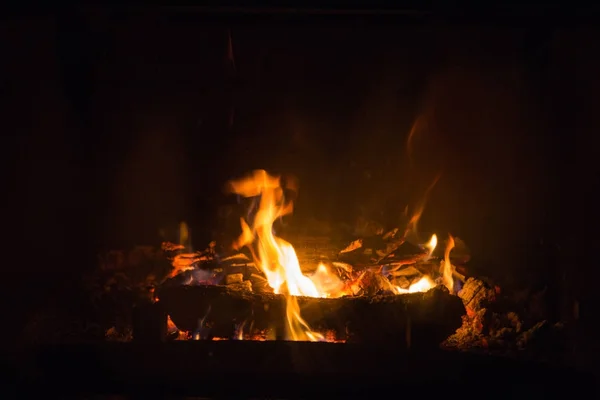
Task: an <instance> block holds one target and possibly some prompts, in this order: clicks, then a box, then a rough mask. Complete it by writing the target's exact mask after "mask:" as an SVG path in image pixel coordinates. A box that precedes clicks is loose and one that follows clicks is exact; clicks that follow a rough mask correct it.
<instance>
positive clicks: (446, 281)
mask: <svg viewBox="0 0 600 400" xmlns="http://www.w3.org/2000/svg"><path fill="white" fill-rule="evenodd" d="M453 248H454V238H453V237H452V235H448V244H447V245H446V251H445V252H444V261H443V262H442V271H441V273H442V283H443V285H444V286H446V287H447V288H448V290H449V291H450V293H452V292H453V290H454V279H453V278H452V273H453V272H454V267H453V266H452V263H451V262H450V252H451V251H452V249H453Z"/></svg>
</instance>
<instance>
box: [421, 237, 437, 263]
mask: <svg viewBox="0 0 600 400" xmlns="http://www.w3.org/2000/svg"><path fill="white" fill-rule="evenodd" d="M437 242H438V239H437V235H436V234H435V233H434V234H433V235H431V239H429V242H427V243H426V244H425V246H424V247H425V248H426V249H427V250H428V252H427V258H429V257H431V255H432V254H433V252H434V250H435V248H436V247H437Z"/></svg>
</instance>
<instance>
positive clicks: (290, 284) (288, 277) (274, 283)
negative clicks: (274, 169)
mask: <svg viewBox="0 0 600 400" xmlns="http://www.w3.org/2000/svg"><path fill="white" fill-rule="evenodd" d="M230 187H231V190H232V192H233V193H236V194H238V195H240V196H244V197H255V196H260V203H259V208H258V211H257V213H256V215H255V217H254V221H253V223H252V226H250V225H248V223H246V221H245V220H244V219H242V220H241V224H242V235H241V236H240V238H239V239H238V241H237V242H236V243H235V245H236V246H239V247H242V246H249V247H250V249H251V251H252V255H253V257H254V259H255V262H256V264H257V265H259V266H260V268H261V269H262V271H263V273H264V274H265V276H266V277H267V282H268V283H269V285H270V286H271V287H272V288H273V290H274V292H275V293H283V294H285V296H286V317H287V332H286V333H287V338H288V339H289V340H310V341H318V340H323V336H321V335H320V334H318V333H316V332H312V330H311V329H310V327H309V326H308V324H307V323H306V322H305V321H304V320H303V319H302V317H301V316H300V306H299V304H298V301H297V299H296V298H295V296H309V297H326V294H325V293H321V292H319V290H318V289H317V286H316V285H315V283H314V282H313V281H312V280H311V279H310V278H309V277H307V276H305V275H304V274H302V270H301V269H300V262H299V261H298V257H297V256H296V251H295V250H294V247H293V246H292V245H291V244H290V243H288V242H286V241H285V240H283V239H281V238H279V237H277V236H275V235H274V234H273V223H274V222H275V220H276V219H277V218H280V217H282V216H284V215H287V214H289V213H291V212H292V210H293V203H292V202H291V201H288V202H286V199H285V197H284V193H283V188H282V187H281V179H280V177H275V176H271V175H269V174H268V173H267V172H266V171H264V170H257V171H254V172H253V174H252V175H250V176H249V177H247V178H245V179H241V180H238V181H232V182H230ZM253 244H254V246H253Z"/></svg>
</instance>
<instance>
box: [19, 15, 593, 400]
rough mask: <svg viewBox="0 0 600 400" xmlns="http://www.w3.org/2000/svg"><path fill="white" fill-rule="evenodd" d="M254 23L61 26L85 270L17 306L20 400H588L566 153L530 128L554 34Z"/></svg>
mask: <svg viewBox="0 0 600 400" xmlns="http://www.w3.org/2000/svg"><path fill="white" fill-rule="evenodd" d="M252 10H253V9H244V8H237V9H218V10H217V9H208V8H207V9H204V8H202V9H199V8H193V9H192V8H190V9H186V8H172V7H171V8H163V9H151V8H148V9H144V10H142V9H127V10H124V9H118V10H117V9H114V8H107V9H105V10H104V11H102V10H100V9H93V10H92V9H85V8H84V9H78V10H72V12H71V13H69V14H68V15H62V14H61V16H60V18H59V17H57V21H58V22H57V24H56V27H55V28H53V29H57V32H58V33H60V34H57V38H58V39H57V44H56V47H57V50H56V52H57V54H58V53H60V54H62V56H60V57H58V60H59V61H58V65H59V68H57V70H59V71H61V73H62V75H61V76H62V77H63V81H64V82H63V84H64V86H65V93H66V97H67V98H68V100H67V101H70V102H71V103H73V104H77V105H78V106H77V107H73V109H74V110H75V109H76V110H75V111H74V113H76V114H77V115H78V116H79V117H78V118H77V120H78V121H79V125H81V127H82V130H85V131H86V132H89V135H90V137H92V136H93V135H94V134H97V135H96V136H94V137H97V138H98V139H97V140H95V139H94V140H91V141H90V144H87V141H86V140H83V139H82V140H81V146H80V147H81V148H79V147H78V152H79V151H80V153H81V154H87V155H88V156H85V157H83V156H81V157H80V158H81V159H78V160H79V161H78V162H79V163H80V165H79V164H78V165H79V168H80V170H79V172H81V174H80V175H81V176H86V177H87V176H89V177H91V178H90V179H89V181H93V182H94V184H93V186H94V187H93V188H92V185H91V184H90V186H89V187H88V186H85V185H87V183H78V184H77V185H80V186H77V187H78V188H79V189H81V190H79V189H78V193H83V192H89V193H90V194H89V195H81V196H82V197H81V198H82V199H83V200H84V203H85V204H89V205H90V206H89V207H88V209H87V211H86V213H89V214H90V215H91V216H90V217H89V218H87V217H86V218H79V219H81V220H82V221H83V220H84V219H85V221H86V222H80V221H76V222H74V223H73V226H74V227H75V226H78V225H77V224H78V223H81V224H84V223H85V224H88V225H89V227H90V232H93V234H90V235H89V238H85V239H84V238H83V236H84V235H75V236H81V237H82V238H78V239H77V240H82V241H86V242H88V243H87V244H86V245H85V246H82V249H84V250H82V252H85V253H86V254H89V253H94V254H98V258H97V260H96V261H97V262H96V263H92V264H93V267H90V268H88V269H85V270H84V269H83V268H79V267H77V268H79V269H76V270H75V271H76V272H73V275H71V276H75V279H74V280H73V281H74V282H75V281H76V282H80V284H76V285H72V286H73V288H69V289H68V290H67V289H65V286H68V285H65V284H64V282H65V281H68V279H58V278H57V280H58V281H61V283H60V285H59V284H57V286H56V287H57V288H59V289H57V290H56V292H57V293H58V292H60V294H57V295H56V296H54V297H53V300H52V301H46V299H44V301H43V303H44V304H43V305H41V306H40V307H38V308H36V310H35V311H32V312H31V313H29V314H27V313H23V315H27V318H28V323H27V324H26V326H25V329H24V331H23V332H22V334H21V335H20V340H21V341H22V343H23V346H19V347H18V351H12V352H9V353H10V354H11V355H12V356H14V357H13V361H14V364H15V365H16V366H17V367H16V368H13V369H12V370H11V371H17V376H16V377H15V378H14V379H13V380H14V382H17V383H20V384H22V386H21V387H23V388H24V389H23V392H22V393H26V391H25V387H26V386H28V384H29V386H30V387H29V390H31V389H34V390H40V389H41V390H43V391H44V392H45V393H57V394H58V395H60V396H67V395H69V396H70V395H79V394H81V395H85V396H87V395H98V396H101V395H106V396H110V395H120V396H126V397H127V396H134V397H135V396H142V395H143V396H146V397H147V396H150V397H157V396H158V397H161V396H162V397H186V396H205V397H211V398H212V397H245V398H263V397H265V398H271V397H277V398H313V397H342V396H344V397H361V398H364V397H368V396H387V395H389V394H388V393H390V392H394V393H402V394H407V393H409V394H411V395H412V394H413V393H414V394H416V395H419V396H422V395H429V394H432V393H439V394H442V395H448V394H450V393H452V394H454V393H457V392H458V393H465V392H467V391H471V388H476V389H480V388H481V389H482V390H483V391H482V392H481V393H484V394H486V395H487V394H488V393H492V392H493V393H494V394H496V393H498V394H500V393H502V395H510V396H513V395H515V392H516V391H518V392H519V394H522V395H526V396H527V397H530V396H532V395H538V396H539V395H540V394H541V393H551V392H555V391H556V387H557V386H561V387H562V386H564V387H565V388H572V387H580V388H581V387H586V388H587V387H589V388H590V390H592V388H593V385H594V382H595V381H594V377H593V375H592V374H591V373H589V371H588V370H587V369H586V368H585V367H586V362H587V360H586V361H582V360H583V359H584V358H586V357H584V356H582V353H586V351H584V350H582V348H586V349H587V348H591V347H589V346H592V345H589V344H588V342H587V340H588V339H587V337H588V336H589V334H586V330H585V329H584V328H583V325H582V323H581V317H580V312H581V310H585V309H586V307H585V304H587V303H586V302H585V301H582V299H583V298H584V297H585V296H584V295H582V294H581V293H582V290H581V288H580V286H578V285H580V283H579V280H580V279H576V278H577V277H578V276H582V274H580V273H579V272H577V271H579V270H578V269H577V268H582V267H580V266H579V264H581V263H576V262H575V259H576V257H573V256H572V254H575V253H580V251H579V249H577V251H571V252H570V253H569V254H568V255H565V254H566V253H565V250H563V248H565V246H567V245H566V244H564V245H563V242H560V240H559V239H557V238H558V237H565V236H566V234H564V232H565V231H566V230H567V229H565V227H567V226H570V225H568V223H567V222H564V223H560V224H558V223H555V220H554V219H552V218H549V217H548V215H558V214H560V212H561V210H563V208H564V207H565V204H567V203H566V200H560V199H561V198H560V196H559V194H561V193H562V192H563V190H562V189H556V188H555V182H556V181H555V178H552V179H550V178H548V176H553V177H555V176H559V175H560V174H559V172H560V173H562V172H561V171H562V167H561V166H557V165H555V164H556V162H555V160H556V159H557V157H556V154H562V151H563V145H562V144H560V143H558V142H557V143H555V142H552V141H551V140H550V139H548V140H545V141H544V146H546V143H548V144H547V146H546V147H543V146H541V145H540V140H539V138H538V137H537V136H535V135H531V134H530V133H531V132H535V133H539V134H540V135H541V134H542V133H543V132H546V131H547V130H551V129H552V128H550V126H552V125H553V124H554V123H556V121H555V120H554V119H553V118H555V117H554V116H553V112H552V107H551V106H550V105H549V104H547V103H550V101H549V100H548V101H547V103H546V102H543V101H542V99H547V98H550V97H551V96H550V94H549V93H548V90H543V89H541V87H542V86H543V87H550V86H552V84H554V83H555V82H554V81H550V77H553V76H555V75H557V74H558V73H557V72H556V71H554V72H556V73H555V74H553V73H551V72H548V70H547V68H551V67H544V66H542V64H544V63H543V62H542V61H543V60H541V56H539V53H543V54H545V56H546V57H547V58H551V57H554V58H555V59H554V61H553V62H554V64H551V65H559V64H560V62H566V61H565V60H566V59H569V60H571V59H573V57H570V56H565V55H564V54H568V53H564V54H563V53H561V52H560V51H558V50H556V49H555V47H557V46H559V44H560V40H558V39H556V37H557V36H556V35H559V33H560V32H562V31H561V30H560V28H559V27H556V28H552V29H550V28H549V25H550V24H549V22H547V24H546V25H545V30H535V29H533V28H531V27H522V28H515V27H512V26H506V25H504V24H493V23H492V24H487V23H486V24H483V23H482V22H481V20H479V19H478V18H479V17H477V18H473V21H469V22H468V23H466V21H465V20H464V16H463V18H462V19H459V21H461V22H464V23H465V25H464V26H463V25H456V24H454V23H453V21H455V19H456V18H457V16H456V15H453V14H448V13H439V12H438V13H433V12H430V11H423V12H416V13H409V12H406V11H403V12H401V11H399V10H377V11H375V10H371V11H368V12H367V11H357V10H353V11H349V10H343V11H341V10H337V11H336V10H334V9H322V10H315V9H310V10H309V9H298V10H295V11H293V12H292V10H273V9H268V10H267V9H261V10H260V11H252ZM438 17H439V18H438ZM440 18H441V19H440ZM481 18H483V17H481ZM488 18H489V16H488ZM442 21H444V22H442ZM516 21H519V19H517V20H516ZM483 25H485V26H483ZM75 26H77V27H78V29H79V30H80V31H81V32H80V33H81V35H76V36H78V37H80V39H78V40H79V42H77V40H75V38H73V37H72V35H67V34H64V35H63V34H62V33H65V32H67V31H69V29H68V27H71V28H73V27H75ZM550 31H551V32H550ZM557 32H559V33H557ZM76 42H77V43H76ZM61 46H62V47H61ZM553 46H554V47H553ZM60 49H62V50H60ZM59 50H60V51H59ZM553 51H554V53H553ZM71 52H72V53H73V54H83V55H82V56H81V60H79V61H77V62H74V61H73V60H71V62H69V61H68V59H70V58H69V57H67V56H66V55H65V54H66V53H71ZM70 57H74V56H70ZM555 68H558V67H555ZM79 69H81V70H85V71H84V72H85V73H79V75H77V74H75V73H72V72H74V71H76V70H77V71H79ZM544 74H546V75H544ZM75 76H79V78H75ZM82 76H85V78H84V77H82ZM544 76H547V78H546V79H548V82H544V81H543V79H542V78H543V77H544ZM77 79H80V80H81V81H79V80H77ZM565 79H566V78H565ZM564 85H565V86H568V84H567V83H565V84H564ZM75 87H78V88H80V87H87V88H88V89H89V90H88V91H87V92H86V93H83V94H82V92H81V90H83V89H78V90H80V91H79V92H77V90H75V89H74V88H75ZM75 92H77V93H78V94H77V95H76V94H75ZM77 96H83V97H84V98H86V101H85V102H83V103H85V104H83V103H81V102H79V101H77V99H78V98H79V97H77ZM555 97H557V98H558V97H561V96H558V95H557V96H555ZM556 101H558V100H556ZM82 137H83V136H82ZM75 142H77V141H75ZM542 147H543V148H542ZM92 153H93V155H92ZM78 154H79V153H78ZM84 158H85V160H83V159H84ZM57 175H60V174H57ZM560 176H562V175H560ZM556 179H559V178H556ZM86 182H87V181H86ZM84 188H87V189H89V190H83V189H84ZM86 196H87V197H86ZM73 209H75V208H73ZM73 218H74V219H78V217H73ZM66 225H67V223H65V226H66ZM88 225H86V226H88ZM71 231H72V232H75V229H71ZM569 237H570V239H569V240H566V239H565V242H567V241H573V242H575V241H576V240H575V239H574V237H575V236H569ZM88 239H89V240H88ZM65 243H66V242H65ZM62 247H64V246H58V245H57V246H53V248H62ZM72 247H77V246H72ZM569 251H570V250H569ZM84 259H85V260H87V258H85V257H83V256H82V257H76V256H74V255H73V256H71V255H70V254H69V260H77V263H79V260H84ZM575 264H577V266H575ZM32 275H35V274H32ZM41 276H45V275H41ZM82 277H83V279H81V278H82ZM32 279H37V278H32ZM40 279H41V278H40ZM23 318H25V317H23ZM586 346H588V347H586ZM82 372H84V374H83V375H84V376H82V377H81V378H80V379H76V380H75V382H73V379H72V378H73V377H74V376H75V375H81V373H82ZM549 382H551V384H549ZM31 383H35V385H31ZM33 386H35V388H33Z"/></svg>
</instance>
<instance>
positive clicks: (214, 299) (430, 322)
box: [159, 286, 465, 347]
mask: <svg viewBox="0 0 600 400" xmlns="http://www.w3.org/2000/svg"><path fill="white" fill-rule="evenodd" d="M159 297H160V302H161V303H163V307H164V309H165V310H166V311H167V312H168V313H169V315H170V317H171V319H172V320H173V322H174V323H175V324H176V325H177V326H178V327H179V328H180V329H183V330H189V331H197V330H198V329H199V323H200V325H202V329H204V330H206V327H208V328H209V330H210V334H209V336H215V337H228V338H233V337H235V335H236V334H237V333H238V331H237V329H236V327H239V326H240V325H246V326H252V327H253V329H255V330H257V331H263V330H271V331H272V332H275V336H276V337H281V336H282V332H284V328H285V305H286V303H285V298H284V296H282V295H276V294H269V293H260V294H257V293H252V292H247V291H236V290H232V289H231V288H228V287H223V286H190V287H182V286H180V287H165V288H163V289H161V291H160V292H159ZM298 302H299V305H300V307H301V313H302V317H303V318H304V320H305V321H306V322H307V323H308V324H309V325H310V326H311V328H312V329H313V330H316V331H320V332H324V331H329V332H331V331H333V332H334V333H335V337H336V338H337V339H340V340H343V339H345V340H346V341H348V342H361V343H366V342H377V343H383V342H385V343H390V344H394V345H398V344H400V345H405V346H407V347H432V346H437V345H438V344H439V343H441V342H442V341H443V340H444V339H445V338H446V337H448V336H449V335H450V334H451V333H453V332H454V331H455V330H456V329H457V328H458V327H460V326H461V316H462V315H464V313H465V309H464V306H463V304H462V301H461V299H460V298H459V297H456V296H453V295H451V294H449V293H448V291H447V290H446V289H445V288H443V287H437V288H434V289H432V290H430V291H428V292H426V293H412V294H403V295H376V296H370V297H367V296H356V297H342V298H337V299H323V298H309V297H299V298H298Z"/></svg>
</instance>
